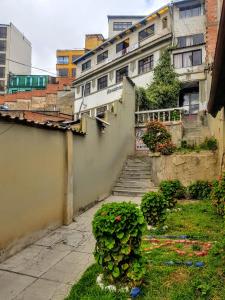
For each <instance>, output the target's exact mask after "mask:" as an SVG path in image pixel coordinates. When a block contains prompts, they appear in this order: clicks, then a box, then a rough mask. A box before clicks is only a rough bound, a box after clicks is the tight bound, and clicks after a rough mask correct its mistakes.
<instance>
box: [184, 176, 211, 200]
mask: <svg viewBox="0 0 225 300" xmlns="http://www.w3.org/2000/svg"><path fill="white" fill-rule="evenodd" d="M211 190H212V185H211V183H210V182H209V181H204V180H197V181H196V182H193V183H191V184H190V185H189V186H188V188H187V191H188V197H189V198H190V199H198V200H204V199H209V197H210V193H211Z"/></svg>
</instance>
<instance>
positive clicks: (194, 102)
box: [179, 82, 199, 114]
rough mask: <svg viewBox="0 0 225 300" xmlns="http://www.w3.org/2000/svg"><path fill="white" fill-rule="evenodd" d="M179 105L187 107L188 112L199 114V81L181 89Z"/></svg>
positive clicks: (186, 111)
mask: <svg viewBox="0 0 225 300" xmlns="http://www.w3.org/2000/svg"><path fill="white" fill-rule="evenodd" d="M179 105H180V106H182V107H183V108H184V109H185V113H186V114H197V113H198V111H199V83H198V82H196V83H195V82H193V85H189V86H188V87H186V88H185V87H184V88H182V89H181V91H180V99H179Z"/></svg>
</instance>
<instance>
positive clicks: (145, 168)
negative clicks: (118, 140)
mask: <svg viewBox="0 0 225 300" xmlns="http://www.w3.org/2000/svg"><path fill="white" fill-rule="evenodd" d="M123 170H124V171H131V172H133V171H149V170H150V167H148V166H147V167H128V166H125V167H124V169H123Z"/></svg>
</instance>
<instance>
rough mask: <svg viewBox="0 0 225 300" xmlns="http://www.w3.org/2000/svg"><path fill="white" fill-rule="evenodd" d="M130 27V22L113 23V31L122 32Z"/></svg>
mask: <svg viewBox="0 0 225 300" xmlns="http://www.w3.org/2000/svg"><path fill="white" fill-rule="evenodd" d="M131 26H132V22H113V30H114V31H123V30H125V29H127V28H129V27H131Z"/></svg>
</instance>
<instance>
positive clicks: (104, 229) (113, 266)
mask: <svg viewBox="0 0 225 300" xmlns="http://www.w3.org/2000/svg"><path fill="white" fill-rule="evenodd" d="M92 225H93V233H94V236H95V239H96V247H95V252H94V256H95V259H96V261H97V263H98V264H99V265H100V266H101V267H102V268H103V273H104V278H107V279H108V280H109V281H110V282H118V281H121V280H122V281H125V282H128V281H130V282H140V281H141V279H142V278H143V276H144V274H145V263H144V261H143V259H142V255H141V251H140V245H141V237H142V234H143V232H144V230H145V228H146V223H145V220H144V217H143V214H142V213H141V211H140V210H139V209H138V208H137V206H136V205H135V204H132V203H126V202H123V203H110V204H104V205H103V206H102V207H101V208H100V209H99V210H98V211H97V213H96V214H95V216H94V220H93V222H92Z"/></svg>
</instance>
